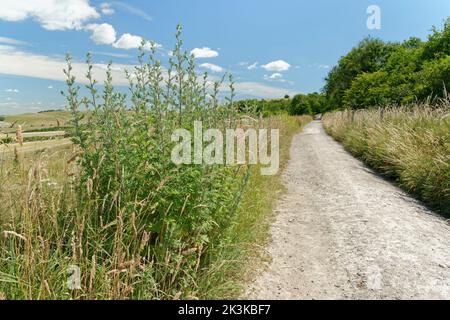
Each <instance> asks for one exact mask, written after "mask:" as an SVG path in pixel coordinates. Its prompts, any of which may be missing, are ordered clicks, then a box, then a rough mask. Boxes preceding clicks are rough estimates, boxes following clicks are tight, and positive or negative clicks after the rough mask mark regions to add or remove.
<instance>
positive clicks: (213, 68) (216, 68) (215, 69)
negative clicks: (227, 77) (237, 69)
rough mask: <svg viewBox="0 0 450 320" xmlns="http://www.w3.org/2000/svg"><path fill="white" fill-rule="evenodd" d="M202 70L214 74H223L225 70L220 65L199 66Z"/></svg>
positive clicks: (206, 64) (203, 64)
mask: <svg viewBox="0 0 450 320" xmlns="http://www.w3.org/2000/svg"><path fill="white" fill-rule="evenodd" d="M199 67H200V68H203V69H208V70H210V71H212V72H223V71H224V69H223V68H222V67H220V66H218V65H215V64H212V63H202V64H201V65H199Z"/></svg>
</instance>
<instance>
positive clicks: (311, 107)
mask: <svg viewBox="0 0 450 320" xmlns="http://www.w3.org/2000/svg"><path fill="white" fill-rule="evenodd" d="M326 111H328V105H327V104H326V100H325V96H324V95H323V94H321V93H316V92H314V93H310V94H298V95H296V96H295V97H294V98H293V99H292V102H291V104H290V106H289V114H291V115H302V114H308V115H315V114H319V113H324V112H326Z"/></svg>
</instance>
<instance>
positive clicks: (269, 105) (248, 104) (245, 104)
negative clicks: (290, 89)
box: [236, 96, 291, 117]
mask: <svg viewBox="0 0 450 320" xmlns="http://www.w3.org/2000/svg"><path fill="white" fill-rule="evenodd" d="M290 104H291V99H290V98H289V96H286V97H285V98H284V99H270V100H265V99H261V100H258V99H247V100H239V101H236V107H237V109H238V110H239V111H241V112H242V111H246V110H250V109H251V110H254V112H256V113H258V114H262V115H263V116H264V117H270V116H277V115H282V114H287V113H288V112H289V107H290Z"/></svg>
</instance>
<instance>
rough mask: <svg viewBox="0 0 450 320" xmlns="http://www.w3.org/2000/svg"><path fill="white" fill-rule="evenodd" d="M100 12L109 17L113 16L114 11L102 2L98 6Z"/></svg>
mask: <svg viewBox="0 0 450 320" xmlns="http://www.w3.org/2000/svg"><path fill="white" fill-rule="evenodd" d="M100 10H101V12H102V13H103V14H104V15H105V16H110V15H113V14H114V9H113V8H111V5H110V4H109V3H107V2H103V3H102V4H101V5H100Z"/></svg>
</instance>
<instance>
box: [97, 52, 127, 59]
mask: <svg viewBox="0 0 450 320" xmlns="http://www.w3.org/2000/svg"><path fill="white" fill-rule="evenodd" d="M92 54H94V55H95V54H98V55H101V56H107V57H113V58H130V55H129V54H126V53H115V52H103V51H92Z"/></svg>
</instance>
